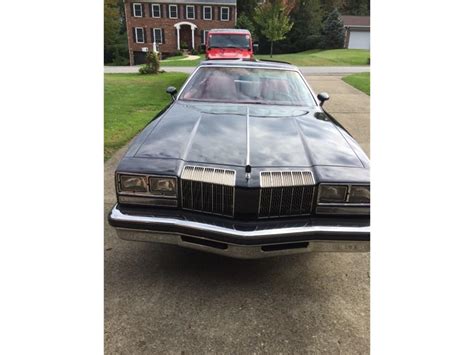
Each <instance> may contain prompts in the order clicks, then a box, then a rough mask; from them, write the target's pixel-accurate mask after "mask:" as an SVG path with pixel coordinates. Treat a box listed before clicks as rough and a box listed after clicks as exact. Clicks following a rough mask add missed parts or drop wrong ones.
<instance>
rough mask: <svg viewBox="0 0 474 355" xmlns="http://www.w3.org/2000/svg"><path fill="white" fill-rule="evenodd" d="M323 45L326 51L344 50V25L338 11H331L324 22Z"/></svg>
mask: <svg viewBox="0 0 474 355" xmlns="http://www.w3.org/2000/svg"><path fill="white" fill-rule="evenodd" d="M321 37H322V39H321V45H322V48H325V49H334V48H342V47H343V46H344V25H343V24H342V20H341V14H340V13H339V11H337V9H334V10H333V11H331V13H330V14H329V15H328V17H327V18H326V20H324V23H323V28H322V31H321Z"/></svg>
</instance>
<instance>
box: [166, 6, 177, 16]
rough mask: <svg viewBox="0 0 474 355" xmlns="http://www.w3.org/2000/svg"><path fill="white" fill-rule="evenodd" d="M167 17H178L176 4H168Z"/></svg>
mask: <svg viewBox="0 0 474 355" xmlns="http://www.w3.org/2000/svg"><path fill="white" fill-rule="evenodd" d="M168 17H169V18H178V5H170V6H169V8H168Z"/></svg>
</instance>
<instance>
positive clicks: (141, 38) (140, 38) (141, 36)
mask: <svg viewBox="0 0 474 355" xmlns="http://www.w3.org/2000/svg"><path fill="white" fill-rule="evenodd" d="M135 42H136V43H145V33H144V32H143V27H135Z"/></svg>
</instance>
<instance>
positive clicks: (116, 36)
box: [104, 0, 128, 65]
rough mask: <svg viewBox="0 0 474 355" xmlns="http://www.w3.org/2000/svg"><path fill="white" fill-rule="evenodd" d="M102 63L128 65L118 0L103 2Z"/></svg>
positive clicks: (120, 3)
mask: <svg viewBox="0 0 474 355" xmlns="http://www.w3.org/2000/svg"><path fill="white" fill-rule="evenodd" d="M104 62H105V63H114V64H117V65H124V64H127V63H128V45H127V35H126V32H125V20H124V15H123V3H122V1H120V0H104Z"/></svg>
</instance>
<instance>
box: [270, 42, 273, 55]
mask: <svg viewBox="0 0 474 355" xmlns="http://www.w3.org/2000/svg"><path fill="white" fill-rule="evenodd" d="M270 58H273V41H271V42H270Z"/></svg>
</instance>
